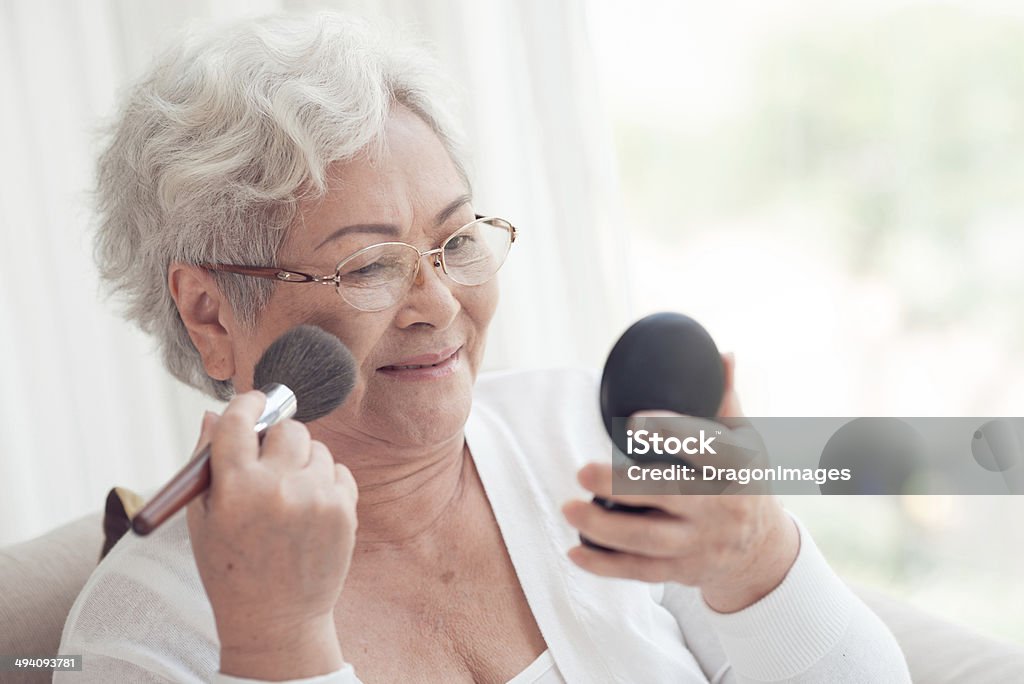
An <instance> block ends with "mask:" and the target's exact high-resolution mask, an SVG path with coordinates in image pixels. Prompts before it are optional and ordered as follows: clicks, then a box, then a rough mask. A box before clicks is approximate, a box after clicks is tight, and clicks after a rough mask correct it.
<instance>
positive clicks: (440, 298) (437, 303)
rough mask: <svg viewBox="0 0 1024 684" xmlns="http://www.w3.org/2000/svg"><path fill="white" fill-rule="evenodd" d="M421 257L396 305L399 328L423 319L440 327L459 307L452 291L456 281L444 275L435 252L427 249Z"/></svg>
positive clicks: (443, 327) (453, 316) (425, 322)
mask: <svg viewBox="0 0 1024 684" xmlns="http://www.w3.org/2000/svg"><path fill="white" fill-rule="evenodd" d="M422 258H423V261H421V262H420V267H419V269H418V270H417V271H416V277H415V278H414V279H413V282H412V285H410V286H409V291H408V292H407V293H406V295H405V299H404V300H403V302H402V304H401V305H400V308H399V311H398V314H397V316H396V323H397V324H398V326H399V327H402V328H405V327H408V326H411V325H415V324H417V323H424V324H427V325H430V326H431V327H434V328H437V329H439V330H443V329H445V328H447V327H448V326H449V325H451V323H452V322H453V321H454V320H455V316H456V315H457V314H458V313H459V309H461V308H462V304H461V303H460V302H459V299H458V297H456V295H455V292H453V291H452V288H453V287H458V285H457V284H456V283H455V281H453V280H452V279H451V278H449V277H448V276H447V275H445V273H444V271H443V269H442V268H441V255H440V253H439V252H435V253H433V254H431V253H427V254H425V255H423V257H422Z"/></svg>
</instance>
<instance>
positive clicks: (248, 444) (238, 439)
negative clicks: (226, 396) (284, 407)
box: [210, 390, 267, 475]
mask: <svg viewBox="0 0 1024 684" xmlns="http://www.w3.org/2000/svg"><path fill="white" fill-rule="evenodd" d="M266 404H267V397H266V395H264V394H263V393H262V392H259V391H255V390H254V391H252V392H245V393H244V394H239V395H238V396H236V397H235V398H234V399H232V400H231V401H230V402H229V403H228V406H227V408H226V409H224V413H222V414H221V416H220V418H219V419H218V420H217V421H216V427H215V428H214V429H213V434H212V441H211V443H210V444H211V454H212V455H211V458H210V468H211V469H212V471H213V473H214V475H216V473H217V472H218V471H227V470H231V469H237V468H243V467H245V466H247V465H251V464H252V463H254V462H255V461H256V460H257V458H258V457H259V450H260V448H259V447H260V445H259V439H258V438H257V436H256V432H255V431H254V430H253V428H254V427H255V425H256V421H257V420H259V417H260V414H262V413H263V409H264V407H265V406H266Z"/></svg>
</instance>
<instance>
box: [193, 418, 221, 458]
mask: <svg viewBox="0 0 1024 684" xmlns="http://www.w3.org/2000/svg"><path fill="white" fill-rule="evenodd" d="M219 420H220V416H219V415H217V414H216V413H214V412H213V411H203V422H202V424H201V425H200V427H199V439H198V440H196V448H195V449H193V450H192V455H193V456H195V455H196V454H198V453H199V452H200V451H201V450H202V449H203V447H205V446H206V445H207V444H209V443H210V440H212V439H213V429H214V428H215V427H216V426H217V421H219Z"/></svg>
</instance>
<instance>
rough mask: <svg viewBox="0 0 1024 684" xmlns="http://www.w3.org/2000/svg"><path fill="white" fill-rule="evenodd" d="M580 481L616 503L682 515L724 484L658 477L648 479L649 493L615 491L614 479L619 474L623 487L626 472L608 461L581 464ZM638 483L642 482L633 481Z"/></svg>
mask: <svg viewBox="0 0 1024 684" xmlns="http://www.w3.org/2000/svg"><path fill="white" fill-rule="evenodd" d="M576 477H577V479H578V480H579V483H580V484H581V485H582V486H583V487H584V488H585V489H586V490H587V491H590V492H593V493H594V494H595V495H596V496H600V497H602V498H605V499H609V500H611V501H614V502H616V503H624V504H628V505H630V506H649V507H652V508H657V509H659V510H662V511H664V512H666V513H670V514H672V515H675V516H679V517H686V516H687V515H689V513H690V511H692V510H693V509H694V508H695V507H698V508H699V507H700V505H701V500H702V499H703V498H704V497H706V496H713V495H716V494H718V493H719V492H720V491H721V489H722V485H721V484H720V483H715V482H712V481H708V482H703V481H699V480H698V481H692V482H678V481H671V482H670V481H666V480H661V481H656V482H644V483H643V485H644V488H645V490H646V491H647V492H648V493H645V494H625V493H615V494H613V493H612V490H613V489H614V486H613V482H614V480H615V479H616V478H619V482H620V489H621V487H622V484H624V483H622V480H621V478H622V475H621V474H618V475H617V474H614V473H613V471H612V467H611V466H610V465H608V464H606V463H588V464H587V465H585V466H583V467H582V468H580V471H579V473H577V475H576ZM629 484H630V485H632V486H637V485H638V484H640V483H629Z"/></svg>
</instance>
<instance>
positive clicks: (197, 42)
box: [95, 13, 465, 399]
mask: <svg viewBox="0 0 1024 684" xmlns="http://www.w3.org/2000/svg"><path fill="white" fill-rule="evenodd" d="M446 91H447V87H446V84H445V82H444V81H443V79H442V78H441V77H440V75H439V70H438V69H437V67H436V66H435V62H434V61H433V60H432V59H431V58H430V57H429V55H427V54H426V53H425V52H424V51H423V50H422V49H420V48H418V47H415V46H413V45H412V43H411V42H410V41H409V40H408V39H403V40H401V41H396V39H395V38H394V37H393V36H391V35H385V34H384V33H383V32H381V31H380V30H379V29H374V28H371V27H370V26H369V25H368V24H367V23H365V22H363V21H359V20H354V19H352V18H349V17H344V16H341V15H337V14H327V13H324V14H317V15H312V16H274V17H265V18H261V19H255V20H247V21H244V22H241V23H238V24H234V25H232V26H230V27H228V28H227V29H224V28H220V29H218V30H216V31H210V32H207V33H204V34H191V35H186V36H184V37H183V38H182V39H181V40H180V41H178V42H177V43H176V45H175V47H174V48H172V49H171V50H169V51H168V52H166V53H165V54H164V55H163V56H162V57H160V58H159V59H158V60H157V62H156V63H155V64H154V65H153V67H152V68H151V69H150V71H149V73H148V74H147V75H145V76H144V77H143V78H142V79H141V80H140V81H139V82H137V83H136V84H135V85H134V86H132V87H131V88H130V89H129V91H128V92H127V94H126V97H125V98H124V100H123V102H122V106H121V108H120V111H119V114H118V115H117V118H116V120H115V122H114V124H113V126H112V127H111V129H110V139H109V144H108V145H107V147H106V149H105V151H104V152H103V154H102V155H101V157H100V160H99V165H98V179H97V206H98V210H99V224H98V229H97V234H96V244H95V248H96V249H95V255H96V261H97V264H98V266H99V269H100V273H101V275H102V278H103V280H104V281H105V284H106V285H107V286H108V288H109V289H110V290H111V291H112V292H113V293H115V294H117V295H118V296H119V297H120V298H122V299H123V301H124V304H125V316H126V318H128V319H129V320H131V321H134V322H135V323H136V324H138V325H139V327H140V328H142V330H144V331H146V332H147V333H149V334H152V335H154V336H155V337H156V339H157V342H158V344H159V346H160V349H161V352H162V355H163V359H164V363H165V365H166V366H167V368H168V370H170V372H171V373H172V374H173V375H174V376H175V377H177V378H178V379H180V380H182V381H183V382H185V383H187V384H189V385H192V386H193V387H196V388H198V389H200V390H202V391H204V392H206V393H208V394H210V395H212V396H215V397H217V398H220V399H227V398H229V397H230V396H231V395H232V394H233V392H234V390H233V387H232V385H231V382H230V381H226V380H223V381H222V380H215V379H213V378H211V377H209V376H208V375H207V374H206V372H205V370H204V367H203V363H202V359H201V358H200V355H199V352H198V351H197V350H196V348H195V346H194V345H193V344H192V341H191V339H190V338H189V335H188V333H187V331H186V329H185V326H184V325H183V324H182V321H181V317H180V316H179V314H178V310H177V307H176V306H175V304H174V301H173V299H172V298H171V295H170V290H169V288H168V283H167V274H168V266H169V265H170V263H171V262H172V261H181V262H185V263H190V264H201V263H232V264H245V265H261V266H273V265H277V264H276V261H275V260H276V255H277V252H278V249H279V247H280V245H281V243H282V241H283V239H284V236H285V232H286V230H287V228H288V226H289V225H291V223H292V222H293V220H294V219H295V217H296V211H297V206H298V202H299V201H300V200H309V199H314V200H315V199H317V198H321V197H323V195H324V193H325V189H326V181H327V167H328V165H329V164H331V163H332V162H337V161H344V160H347V159H351V158H353V157H354V156H356V155H357V154H358V153H360V152H363V151H367V152H369V153H370V154H376V153H378V152H379V151H380V150H381V146H382V145H383V144H384V135H383V133H384V127H385V124H386V121H387V118H388V113H389V111H390V108H391V107H392V106H394V105H395V104H396V103H397V104H400V105H402V106H404V107H407V108H408V109H410V110H412V111H413V112H415V113H416V114H417V115H418V116H420V117H421V118H422V119H423V120H424V121H425V122H426V123H427V124H428V125H429V126H430V127H431V128H432V129H433V130H434V131H435V133H437V135H438V137H439V138H440V139H441V141H442V143H443V144H444V145H445V147H446V148H447V149H448V152H449V154H451V156H452V159H453V161H454V162H455V165H456V167H458V169H459V171H460V173H461V174H462V175H463V177H465V171H464V168H463V166H462V164H461V160H460V155H459V153H458V145H457V136H458V131H457V129H456V128H455V126H454V124H453V122H452V119H451V117H449V116H448V115H447V113H446V109H445V106H444V104H443V102H444V100H443V99H442V94H443V93H445V92H446ZM214 276H215V278H216V282H217V285H218V287H219V288H220V289H221V291H222V292H223V293H224V295H225V296H226V297H227V299H228V301H229V302H230V305H231V307H232V309H233V310H234V312H235V315H236V316H237V317H238V319H239V320H240V321H242V323H243V324H244V325H246V326H247V327H252V326H253V325H254V324H255V323H256V321H257V317H258V315H259V313H260V311H261V310H262V309H263V307H264V306H265V305H266V303H267V301H268V300H269V297H270V293H271V291H272V288H273V287H275V285H276V283H274V282H273V281H268V280H261V279H256V278H250V277H245V276H240V275H234V274H226V273H215V274H214Z"/></svg>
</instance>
